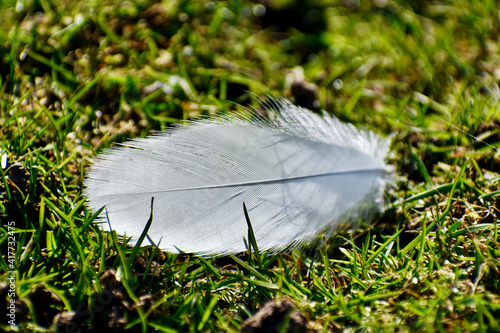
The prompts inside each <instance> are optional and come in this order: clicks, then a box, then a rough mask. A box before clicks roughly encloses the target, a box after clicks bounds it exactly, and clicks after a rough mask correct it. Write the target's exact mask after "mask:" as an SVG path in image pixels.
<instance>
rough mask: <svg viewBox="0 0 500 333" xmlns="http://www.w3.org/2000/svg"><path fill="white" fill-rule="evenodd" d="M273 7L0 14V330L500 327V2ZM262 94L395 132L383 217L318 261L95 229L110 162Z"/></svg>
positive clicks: (49, 7)
mask: <svg viewBox="0 0 500 333" xmlns="http://www.w3.org/2000/svg"><path fill="white" fill-rule="evenodd" d="M266 6H267V7H266V8H265V9H266V10H265V14H264V12H263V11H262V9H263V7H262V6H261V5H258V4H257V3H252V2H249V1H243V0H238V1H237V0H234V1H222V2H203V1H182V0H177V1H165V2H164V3H154V2H153V1H146V0H144V1H143V0H136V1H130V2H121V1H115V0H110V1H102V0H97V1H92V2H84V1H76V0H75V1H62V2H52V1H50V0H44V1H17V2H15V1H9V0H7V1H4V2H2V4H0V22H2V27H1V29H0V59H1V61H0V89H1V91H0V115H1V116H0V128H1V131H0V149H1V153H0V156H5V157H3V158H7V161H8V165H7V166H6V167H5V166H2V168H0V172H1V174H0V175H1V179H2V181H1V182H0V214H1V219H2V227H1V229H0V230H1V231H0V243H1V244H2V246H1V248H2V256H1V257H0V275H1V276H2V281H6V282H9V281H14V280H15V288H14V289H13V291H14V292H15V298H14V300H15V311H16V312H15V323H16V326H12V325H9V324H8V322H7V320H9V318H8V317H6V318H7V320H5V321H4V320H2V323H1V324H0V325H2V326H1V327H2V329H3V330H5V331H9V330H10V331H20V332H21V331H22V332H28V331H31V332H46V331H56V330H59V331H61V332H93V331H97V330H99V328H101V327H105V328H107V329H109V330H111V331H130V332H135V331H137V332H151V331H155V330H156V331H160V332H176V331H184V332H187V331H193V332H197V331H230V332H235V331H240V330H241V329H242V326H243V325H244V322H245V320H247V319H248V318H249V317H251V316H252V315H254V314H255V313H256V311H257V310H258V309H259V308H261V307H262V306H263V305H264V304H265V303H266V302H267V301H270V300H280V299H283V298H289V299H291V300H292V301H293V303H294V304H295V308H296V310H297V311H299V312H300V313H302V314H303V315H304V316H305V317H306V318H307V321H308V324H307V327H308V329H309V330H311V331H318V332H328V331H340V330H344V331H347V332H350V331H352V332H354V331H356V332H357V331H363V332H375V331H380V332H391V331H401V332H406V331H417V330H419V331H445V332H472V331H480V332H487V331H488V332H491V331H498V330H500V322H499V319H498V318H500V299H499V296H498V295H499V294H500V290H499V287H500V285H499V282H498V281H500V272H499V266H500V265H499V264H500V262H499V261H500V245H499V238H498V228H499V223H498V222H499V218H498V216H499V214H500V212H499V196H500V191H499V181H500V175H499V170H500V168H499V166H500V163H499V162H500V154H499V151H498V147H499V145H500V116H499V111H498V110H499V107H500V103H499V90H498V81H499V80H500V73H499V71H498V68H500V56H499V55H500V50H499V47H498V40H499V37H500V36H499V29H498V25H497V24H496V23H497V21H498V17H497V14H498V12H499V10H500V8H499V6H498V3H497V2H495V1H483V2H481V3H477V2H475V1H465V0H463V1H457V2H440V3H437V2H431V3H427V2H406V1H392V0H388V1H374V2H359V3H358V2H356V1H344V2H337V1H314V2H310V4H300V3H299V2H294V1H270V2H269V5H266ZM264 92H265V93H271V94H275V95H278V96H279V95H284V96H287V97H288V98H290V99H291V100H292V101H294V102H295V103H298V104H300V105H303V106H305V107H308V108H311V109H315V110H319V109H324V110H326V111H327V112H329V113H332V114H334V115H336V116H337V117H339V118H340V119H342V120H343V121H348V122H351V123H354V124H355V125H357V126H364V127H367V128H370V129H372V130H374V131H376V132H378V133H380V134H382V135H388V134H389V133H395V137H394V141H393V144H392V147H391V154H390V156H389V161H388V162H389V163H390V164H392V165H394V168H395V175H396V176H395V177H396V178H395V183H394V185H393V187H392V188H391V189H389V191H388V194H387V196H388V201H389V202H391V203H390V204H389V205H388V208H387V210H386V211H385V213H384V214H383V215H382V216H379V217H378V218H377V219H376V220H375V221H363V223H362V227H361V228H360V229H359V230H357V231H355V232H353V233H344V234H340V235H337V236H334V237H332V238H331V239H329V240H319V242H318V244H315V245H312V246H311V247H309V248H308V249H303V250H292V251H290V252H288V253H282V254H277V255H267V254H265V253H259V252H258V251H257V252H256V253H254V254H252V255H247V254H241V255H238V256H229V257H221V258H208V259H207V258H205V259H204V258H197V257H192V256H189V255H175V254H168V253H162V252H160V251H158V250H157V249H154V248H150V247H140V248H139V247H135V248H132V247H128V246H127V245H126V244H125V243H123V242H121V241H119V238H118V236H117V235H115V234H113V233H109V232H102V231H100V230H99V229H98V228H97V227H96V226H95V225H94V224H93V223H92V221H93V220H94V219H95V215H92V213H91V212H90V211H88V210H87V209H86V208H85V198H83V197H82V182H83V179H84V177H85V172H86V168H87V167H88V166H89V165H90V163H91V162H92V160H93V159H94V158H95V156H96V154H97V153H99V152H101V151H103V150H104V149H105V148H107V147H111V146H113V145H115V144H116V143H119V142H123V141H125V140H126V139H128V138H132V137H144V136H146V135H148V134H150V133H151V132H152V131H157V130H165V129H167V130H168V128H169V127H170V126H171V125H172V124H175V123H179V122H182V121H184V120H187V119H191V118H193V117H196V116H199V115H214V114H216V113H218V112H229V111H231V110H234V109H235V105H234V103H239V104H242V105H253V106H255V107H257V101H256V100H254V99H252V98H251V94H250V93H254V94H256V95H262V94H263V93H264ZM249 239H250V238H249ZM11 241H14V243H9V242H11ZM251 243H252V242H251ZM249 246H250V245H249ZM252 248H253V249H258V244H252ZM9 253H10V254H9ZM11 272H14V273H11ZM9 279H10V280H9ZM0 289H1V295H2V297H1V299H0V304H1V307H2V309H6V311H8V310H9V309H8V308H7V307H8V306H9V304H10V303H9V302H10V296H9V295H8V294H9V293H10V292H11V291H12V290H10V289H9V285H8V284H5V285H1V288H0ZM2 311H4V310H2ZM290 318H291V317H290ZM56 320H58V323H59V324H58V325H59V327H58V328H56V325H55V324H54V322H55V321H56ZM290 320H291V319H290ZM283 326H284V324H283Z"/></svg>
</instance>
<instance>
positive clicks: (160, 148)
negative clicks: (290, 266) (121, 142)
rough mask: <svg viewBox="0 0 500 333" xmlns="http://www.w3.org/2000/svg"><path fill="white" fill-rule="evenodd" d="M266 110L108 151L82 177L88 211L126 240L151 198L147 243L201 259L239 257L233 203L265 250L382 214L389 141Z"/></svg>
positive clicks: (329, 120) (285, 108) (301, 113)
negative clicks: (103, 217)
mask: <svg viewBox="0 0 500 333" xmlns="http://www.w3.org/2000/svg"><path fill="white" fill-rule="evenodd" d="M266 106H267V111H268V113H269V114H270V115H271V117H272V118H273V119H272V120H267V119H263V118H262V117H259V116H255V115H253V116H252V117H250V118H251V119H245V117H244V116H241V115H239V116H226V117H222V118H216V119H203V120H198V121H194V122H191V123H188V124H187V125H182V126H179V127H178V128H176V129H175V130H174V131H172V132H171V133H162V134H160V135H156V136H153V137H149V138H146V139H138V140H134V141H131V142H129V143H127V144H126V145H125V146H122V147H119V148H115V149H111V150H110V151H108V152H107V153H106V154H103V155H101V156H100V158H98V160H97V161H96V163H95V164H94V165H93V166H92V167H91V169H90V171H89V173H88V177H87V179H86V180H85V195H87V197H88V203H89V207H90V208H91V209H92V210H93V211H96V210H98V209H100V208H102V207H103V206H106V210H107V214H108V217H109V222H110V224H111V227H112V228H113V229H114V230H116V231H117V232H118V233H119V234H124V235H126V236H128V237H132V242H133V241H134V240H137V238H138V237H139V236H140V235H141V233H142V231H143V229H144V227H145V225H146V223H147V221H148V218H149V216H150V212H151V208H150V202H151V198H152V197H154V198H155V201H154V213H153V222H152V225H151V227H150V229H149V232H148V235H149V237H150V238H151V240H153V241H154V242H155V243H156V244H158V243H159V244H160V248H162V249H163V250H166V251H169V252H178V251H179V250H181V251H183V252H186V253H198V254H203V255H214V254H228V253H236V252H241V251H245V250H246V247H245V243H244V238H245V239H246V238H247V235H248V227H247V223H246V220H245V215H244V211H243V203H245V204H246V207H247V209H248V213H249V216H250V220H251V223H252V226H253V231H254V233H255V238H256V240H257V244H258V246H259V248H260V249H261V250H272V251H279V250H283V249H285V248H287V247H288V246H290V245H292V246H296V245H299V244H302V243H304V242H308V241H311V240H312V239H313V238H315V237H316V236H317V235H318V234H319V233H321V232H323V231H325V230H330V231H334V230H337V229H338V228H339V226H341V225H342V224H343V222H345V221H346V220H349V217H350V220H351V222H355V220H354V221H353V220H352V215H354V216H355V217H359V214H360V213H364V212H367V211H370V210H373V209H375V210H380V209H381V208H382V195H383V191H384V187H385V183H386V181H387V166H386V164H385V162H384V157H385V155H386V152H387V149H388V144H389V140H387V139H381V138H380V137H378V136H377V135H375V134H374V133H372V132H370V131H363V130H357V129H356V128H355V127H354V126H352V125H350V124H343V123H341V122H340V121H339V120H337V119H336V118H334V117H331V116H329V115H328V114H326V113H324V114H323V117H320V116H319V115H317V114H314V113H312V112H311V111H309V110H306V109H303V108H300V107H296V106H294V105H292V104H291V103H290V102H288V101H287V100H284V99H281V100H273V99H271V100H270V103H268V104H267V105H266ZM160 241H161V242H160Z"/></svg>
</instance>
